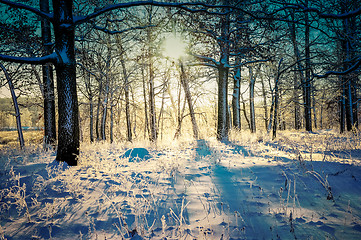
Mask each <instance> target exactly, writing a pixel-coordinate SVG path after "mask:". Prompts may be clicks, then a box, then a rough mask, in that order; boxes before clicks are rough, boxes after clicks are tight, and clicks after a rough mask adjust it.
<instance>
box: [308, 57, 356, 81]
mask: <svg viewBox="0 0 361 240" xmlns="http://www.w3.org/2000/svg"><path fill="white" fill-rule="evenodd" d="M360 66H361V57H360V58H359V59H358V60H357V62H356V63H355V64H354V65H353V66H351V67H350V68H349V69H347V70H345V71H342V72H339V71H328V72H326V73H325V74H323V75H318V74H313V76H314V77H317V78H326V77H328V76H330V75H336V76H341V75H347V74H349V73H351V72H353V71H356V70H357V69H358V68H359V67H360Z"/></svg>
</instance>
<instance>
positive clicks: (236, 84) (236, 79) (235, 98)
mask: <svg viewBox="0 0 361 240" xmlns="http://www.w3.org/2000/svg"><path fill="white" fill-rule="evenodd" d="M238 63H239V61H237V62H236V64H238ZM240 87H241V68H240V67H238V68H236V69H235V73H234V76H233V95H232V118H233V127H234V128H235V129H237V130H240V129H241V106H240V94H241V91H240Z"/></svg>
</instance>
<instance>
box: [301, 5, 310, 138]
mask: <svg viewBox="0 0 361 240" xmlns="http://www.w3.org/2000/svg"><path fill="white" fill-rule="evenodd" d="M305 6H308V0H306V1H305ZM309 24H310V23H309V19H308V12H305V27H306V29H305V58H306V70H305V72H306V74H305V82H303V100H304V105H305V123H306V131H308V132H312V114H311V109H312V101H311V59H310V26H309Z"/></svg>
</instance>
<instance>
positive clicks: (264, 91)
mask: <svg viewBox="0 0 361 240" xmlns="http://www.w3.org/2000/svg"><path fill="white" fill-rule="evenodd" d="M261 84H262V95H263V109H264V124H265V130H266V131H267V127H268V107H267V92H266V87H265V85H264V80H263V79H262V81H261Z"/></svg>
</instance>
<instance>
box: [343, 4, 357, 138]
mask: <svg viewBox="0 0 361 240" xmlns="http://www.w3.org/2000/svg"><path fill="white" fill-rule="evenodd" d="M353 3H354V2H351V1H348V3H347V4H348V5H349V7H350V8H351V10H353V9H354V8H355V7H354V6H353ZM346 7H347V6H345V4H344V3H343V4H342V6H341V11H342V13H344V12H347V11H348V10H349V9H346ZM343 31H344V32H343V35H344V36H343V40H342V52H343V53H344V55H343V62H344V64H343V68H344V70H347V69H349V68H350V67H351V66H352V65H353V64H354V62H353V61H354V58H355V51H356V49H355V43H354V42H353V39H355V38H356V37H355V36H356V31H357V30H356V20H355V17H352V18H346V19H344V20H343ZM342 79H343V81H342V84H343V85H344V99H345V111H346V112H345V113H346V128H347V131H351V130H352V129H353V128H354V127H356V128H357V127H358V116H357V90H356V89H357V75H356V74H355V73H350V74H348V75H345V76H342Z"/></svg>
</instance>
